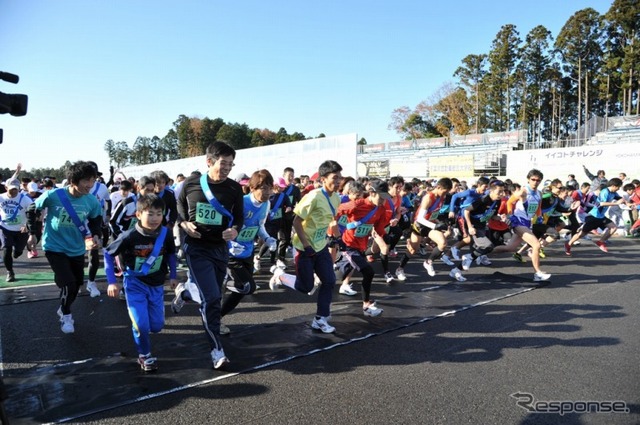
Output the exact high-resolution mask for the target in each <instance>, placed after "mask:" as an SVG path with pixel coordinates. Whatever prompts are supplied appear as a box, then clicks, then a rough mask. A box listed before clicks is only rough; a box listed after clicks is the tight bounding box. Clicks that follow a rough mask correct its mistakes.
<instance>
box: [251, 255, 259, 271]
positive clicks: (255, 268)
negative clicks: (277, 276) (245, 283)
mask: <svg viewBox="0 0 640 425" xmlns="http://www.w3.org/2000/svg"><path fill="white" fill-rule="evenodd" d="M259 271H260V257H258V256H257V255H256V256H255V257H253V272H254V273H258V272H259Z"/></svg>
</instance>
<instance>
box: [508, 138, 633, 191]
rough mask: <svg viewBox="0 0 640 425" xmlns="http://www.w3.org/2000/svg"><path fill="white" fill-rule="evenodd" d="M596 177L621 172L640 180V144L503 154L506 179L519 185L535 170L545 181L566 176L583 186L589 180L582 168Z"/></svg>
mask: <svg viewBox="0 0 640 425" xmlns="http://www.w3.org/2000/svg"><path fill="white" fill-rule="evenodd" d="M583 165H585V166H586V167H587V168H588V169H589V171H591V172H592V173H593V174H596V172H597V171H598V170H604V171H605V177H608V178H612V177H618V174H619V173H621V172H624V173H626V174H627V176H628V177H630V178H631V179H634V178H640V143H625V144H612V145H595V146H581V147H578V148H561V149H534V150H525V151H510V152H508V153H507V177H508V178H510V179H512V180H513V181H516V182H520V183H522V182H523V181H524V178H525V177H526V175H527V172H528V171H529V170H531V169H532V168H537V169H538V170H540V171H542V173H543V174H544V178H545V180H547V179H550V180H552V179H554V178H556V177H557V178H559V179H560V180H562V181H563V182H564V181H566V179H567V175H568V174H575V176H576V180H578V182H580V183H583V182H586V181H589V182H590V180H589V179H588V178H587V176H586V175H585V173H584V171H583V169H582V166H583Z"/></svg>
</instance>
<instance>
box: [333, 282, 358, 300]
mask: <svg viewBox="0 0 640 425" xmlns="http://www.w3.org/2000/svg"><path fill="white" fill-rule="evenodd" d="M338 292H339V293H341V294H342V295H347V296H349V297H353V296H354V295H356V294H357V292H356V291H354V290H353V288H352V287H351V284H350V283H343V284H342V285H340V290H339V291H338Z"/></svg>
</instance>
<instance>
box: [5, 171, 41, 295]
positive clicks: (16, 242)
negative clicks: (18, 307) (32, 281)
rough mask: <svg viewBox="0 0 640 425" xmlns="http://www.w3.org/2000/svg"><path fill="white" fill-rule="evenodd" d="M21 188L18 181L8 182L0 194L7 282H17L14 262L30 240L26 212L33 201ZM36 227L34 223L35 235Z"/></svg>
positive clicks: (11, 180)
mask: <svg viewBox="0 0 640 425" xmlns="http://www.w3.org/2000/svg"><path fill="white" fill-rule="evenodd" d="M20 186H21V185H20V180H18V179H10V180H7V182H6V183H5V184H4V187H5V188H6V189H7V191H6V192H5V193H2V194H0V231H1V232H2V238H3V240H4V244H3V246H4V254H3V256H2V258H3V262H4V267H5V268H6V269H7V278H6V280H7V282H15V281H16V275H15V272H14V270H13V260H14V258H18V257H20V256H21V255H22V253H23V252H24V249H25V248H26V246H27V241H28V239H29V233H28V230H27V215H26V211H27V208H29V206H30V205H31V204H32V203H33V200H32V199H31V198H30V197H29V196H27V195H26V194H25V193H19V191H20ZM36 225H37V222H34V234H35V229H36ZM34 241H35V238H34ZM33 246H35V244H34V245H33Z"/></svg>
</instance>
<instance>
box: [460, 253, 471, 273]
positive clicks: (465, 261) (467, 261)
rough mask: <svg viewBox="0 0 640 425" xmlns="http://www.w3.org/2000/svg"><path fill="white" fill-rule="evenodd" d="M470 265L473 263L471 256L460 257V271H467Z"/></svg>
mask: <svg viewBox="0 0 640 425" xmlns="http://www.w3.org/2000/svg"><path fill="white" fill-rule="evenodd" d="M471 263H473V258H472V257H471V254H464V255H463V256H462V270H469V269H470V268H471Z"/></svg>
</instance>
